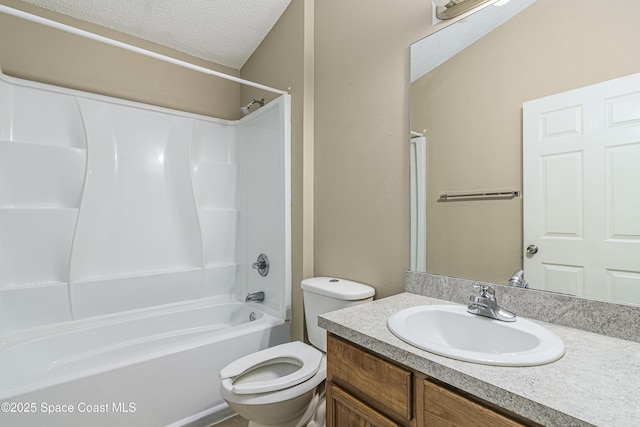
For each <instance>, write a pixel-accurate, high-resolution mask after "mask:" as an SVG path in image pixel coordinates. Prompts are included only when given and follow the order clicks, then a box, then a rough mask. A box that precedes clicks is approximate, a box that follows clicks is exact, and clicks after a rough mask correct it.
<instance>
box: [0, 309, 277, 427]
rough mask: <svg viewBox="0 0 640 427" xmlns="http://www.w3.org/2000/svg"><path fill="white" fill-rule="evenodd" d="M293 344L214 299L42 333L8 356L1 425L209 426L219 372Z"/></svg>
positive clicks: (219, 413) (2, 365) (6, 348)
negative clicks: (244, 358)
mask: <svg viewBox="0 0 640 427" xmlns="http://www.w3.org/2000/svg"><path fill="white" fill-rule="evenodd" d="M287 341H289V324H288V322H285V321H283V320H281V319H278V318H276V317H274V316H271V315H269V314H267V313H263V312H260V311H259V306H258V305H257V304H244V303H241V302H238V301H234V300H232V299H230V298H213V299H207V300H200V301H198V302H195V303H194V302H192V303H181V304H172V305H170V306H163V307H162V308H156V309H151V310H149V309H146V310H136V311H132V312H126V313H121V314H119V315H109V316H101V317H99V318H90V319H84V320H77V321H74V322H71V323H64V324H57V325H53V326H50V327H47V328H40V329H38V330H35V331H31V332H30V333H23V334H21V335H19V336H13V337H10V338H8V339H6V340H5V341H4V342H2V347H1V348H0V405H1V408H0V425H1V426H3V427H7V426H20V427H24V426H39V427H41V426H45V425H46V426H47V427H53V426H85V425H92V426H109V427H112V426H116V425H117V426H136V427H137V426H154V427H155V426H182V425H189V426H207V425H211V424H213V423H215V422H218V421H220V420H222V419H224V418H227V417H228V416H230V415H231V414H232V411H231V410H230V409H229V408H228V406H227V405H226V404H225V403H224V401H223V399H222V398H221V397H220V393H219V391H218V389H219V385H220V380H219V377H218V373H219V372H220V369H221V368H223V367H224V366H225V365H227V364H228V363H230V362H231V361H233V360H235V359H237V358H239V357H241V356H243V355H245V354H248V353H251V352H255V351H258V350H261V349H264V348H267V347H270V346H273V345H277V344H281V343H283V342H287Z"/></svg>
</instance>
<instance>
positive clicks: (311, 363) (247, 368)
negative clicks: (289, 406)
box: [220, 341, 323, 394]
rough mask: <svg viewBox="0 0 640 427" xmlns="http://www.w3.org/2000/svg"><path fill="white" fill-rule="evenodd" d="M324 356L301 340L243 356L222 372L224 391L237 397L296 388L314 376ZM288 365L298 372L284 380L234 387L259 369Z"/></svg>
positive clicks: (278, 379) (242, 384)
mask: <svg viewBox="0 0 640 427" xmlns="http://www.w3.org/2000/svg"><path fill="white" fill-rule="evenodd" d="M322 356H323V353H322V352H321V351H319V350H317V349H316V348H314V347H311V346H309V345H307V344H305V343H303V342H300V341H293V342H290V343H286V344H281V345H277V346H275V347H271V348H268V349H265V350H262V351H258V352H256V353H252V354H249V355H247V356H244V357H241V358H240V359H238V360H236V361H235V362H232V363H230V364H229V365H227V366H226V367H225V368H223V369H222V370H221V371H220V378H221V379H222V381H223V383H224V386H225V388H227V389H228V390H229V391H231V392H232V393H235V394H256V393H268V392H272V391H277V390H282V389H285V388H288V387H292V386H295V385H297V384H300V383H301V382H304V381H306V380H308V379H309V378H311V377H313V376H314V375H315V374H316V373H317V372H318V370H319V369H320V366H321V364H322ZM279 363H288V364H292V365H294V366H299V369H297V370H295V371H294V372H292V373H290V374H288V375H284V376H281V377H276V378H270V379H265V380H256V381H248V382H242V383H238V384H234V382H235V381H236V380H238V379H240V378H241V377H243V376H245V375H248V374H251V372H252V371H255V370H256V369H258V368H261V367H265V366H269V365H275V364H279Z"/></svg>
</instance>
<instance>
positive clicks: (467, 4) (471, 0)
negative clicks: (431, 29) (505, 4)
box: [433, 0, 508, 20]
mask: <svg viewBox="0 0 640 427" xmlns="http://www.w3.org/2000/svg"><path fill="white" fill-rule="evenodd" d="M489 1H491V0H448V1H447V0H433V5H434V6H435V9H436V17H437V18H438V19H442V20H445V19H451V18H455V17H456V16H460V15H462V14H463V13H466V12H468V11H470V10H471V9H474V8H476V7H478V6H480V5H482V4H484V3H487V2H489ZM507 1H508V0H507Z"/></svg>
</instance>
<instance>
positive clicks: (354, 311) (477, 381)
mask: <svg viewBox="0 0 640 427" xmlns="http://www.w3.org/2000/svg"><path fill="white" fill-rule="evenodd" d="M429 304H452V303H451V302H449V301H444V300H439V299H434V298H429V297H425V296H421V295H416V294H412V293H402V294H399V295H394V296H391V297H388V298H383V299H380V300H376V301H373V302H371V303H367V304H362V305H358V306H353V307H349V308H346V309H343V310H339V311H334V312H332V313H327V314H323V315H321V316H320V318H319V324H320V326H322V327H323V328H325V329H327V330H328V331H329V332H332V333H334V334H335V335H338V336H340V337H343V338H345V339H347V340H349V341H352V342H354V343H355V344H358V345H360V346H362V347H364V348H366V349H368V350H371V351H373V352H375V353H378V354H380V355H382V356H385V357H387V358H390V359H392V360H395V361H396V362H397V363H399V364H401V365H404V366H407V367H409V368H412V369H415V370H416V371H419V372H422V373H424V374H426V375H429V376H430V377H432V378H434V379H437V380H440V381H442V382H444V383H447V384H449V385H451V386H453V387H456V388H458V389H460V390H463V391H466V392H468V393H471V394H473V395H475V396H477V397H479V398H481V399H484V400H486V401H489V402H492V403H495V404H496V405H498V406H501V407H503V408H505V409H507V410H509V411H512V412H514V413H516V414H519V415H522V416H523V417H525V418H528V419H530V420H532V421H535V422H538V423H540V424H543V425H548V426H552V425H558V426H567V425H597V426H616V427H620V426H630V427H631V426H633V427H637V426H640V343H636V342H632V341H625V340H621V339H617V338H610V337H607V336H604V335H598V334H595V333H591V332H584V331H581V330H577V329H572V328H568V327H564V326H558V325H554V324H551V323H544V322H537V321H536V323H540V324H542V325H543V326H545V327H547V328H548V329H550V330H551V331H553V332H555V333H556V334H557V335H558V336H559V337H560V338H562V340H563V341H564V343H565V346H566V353H565V355H564V356H563V357H562V358H561V359H560V360H558V361H556V362H553V363H550V364H547V365H541V366H533V367H502V366H488V365H480V364H475V363H468V362H461V361H458V360H454V359H450V358H447V357H443V356H439V355H436V354H433V353H429V352H427V351H423V350H420V349H418V348H416V347H413V346H411V345H409V344H407V343H405V342H404V341H402V340H400V339H399V338H397V337H396V336H394V335H393V334H392V333H391V332H390V331H389V330H388V329H387V326H386V321H387V317H389V315H391V314H393V313H395V312H397V311H399V310H401V309H403V308H406V307H412V306H416V305H429Z"/></svg>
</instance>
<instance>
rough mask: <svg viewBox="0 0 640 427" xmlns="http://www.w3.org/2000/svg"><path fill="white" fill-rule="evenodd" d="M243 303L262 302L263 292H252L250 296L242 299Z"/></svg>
mask: <svg viewBox="0 0 640 427" xmlns="http://www.w3.org/2000/svg"><path fill="white" fill-rule="evenodd" d="M244 301H245V302H250V301H253V302H262V301H264V292H262V291H260V292H252V293H250V294H247V296H246V298H245V299H244Z"/></svg>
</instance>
